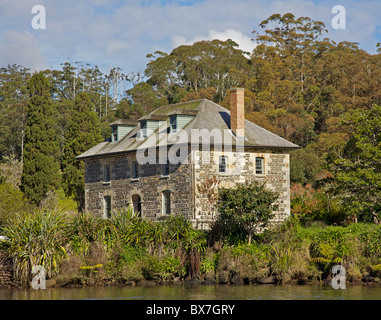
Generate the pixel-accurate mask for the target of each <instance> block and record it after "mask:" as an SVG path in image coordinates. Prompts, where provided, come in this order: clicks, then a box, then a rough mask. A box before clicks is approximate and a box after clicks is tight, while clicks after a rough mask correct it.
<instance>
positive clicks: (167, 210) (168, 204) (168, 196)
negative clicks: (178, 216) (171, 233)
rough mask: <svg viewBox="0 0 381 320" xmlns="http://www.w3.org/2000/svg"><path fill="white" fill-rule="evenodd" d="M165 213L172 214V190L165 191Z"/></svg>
mask: <svg viewBox="0 0 381 320" xmlns="http://www.w3.org/2000/svg"><path fill="white" fill-rule="evenodd" d="M163 213H164V214H166V215H167V214H171V191H169V190H165V191H163Z"/></svg>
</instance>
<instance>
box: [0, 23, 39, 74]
mask: <svg viewBox="0 0 381 320" xmlns="http://www.w3.org/2000/svg"><path fill="white" fill-rule="evenodd" d="M8 64H19V65H21V66H24V67H27V68H30V69H31V71H35V70H43V69H45V68H46V63H45V59H44V57H43V55H42V54H41V52H40V48H39V45H38V41H37V39H36V38H35V37H34V36H33V35H32V34H31V33H30V32H18V31H14V30H8V31H4V32H3V33H0V66H6V65H8Z"/></svg>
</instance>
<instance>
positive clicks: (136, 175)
mask: <svg viewBox="0 0 381 320" xmlns="http://www.w3.org/2000/svg"><path fill="white" fill-rule="evenodd" d="M132 178H133V179H138V178H139V163H138V162H137V161H134V163H133V164H132Z"/></svg>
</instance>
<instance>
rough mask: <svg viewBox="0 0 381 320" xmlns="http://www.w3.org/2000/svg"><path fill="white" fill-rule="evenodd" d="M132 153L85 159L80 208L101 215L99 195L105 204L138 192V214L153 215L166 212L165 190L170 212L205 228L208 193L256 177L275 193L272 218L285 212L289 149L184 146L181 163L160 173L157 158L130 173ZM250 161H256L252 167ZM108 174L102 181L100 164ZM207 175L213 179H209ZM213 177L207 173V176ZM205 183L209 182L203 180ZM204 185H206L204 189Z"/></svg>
mask: <svg viewBox="0 0 381 320" xmlns="http://www.w3.org/2000/svg"><path fill="white" fill-rule="evenodd" d="M221 156H224V157H225V159H226V160H227V163H226V172H223V173H220V166H219V165H220V163H219V161H220V160H219V159H220V157H221ZM135 161H136V153H135V152H129V153H123V154H117V155H109V156H107V157H106V156H104V157H93V158H88V159H85V189H86V209H87V211H90V212H93V213H94V214H98V215H101V216H104V217H106V216H107V212H106V201H105V197H110V198H109V199H110V200H111V210H113V209H122V208H126V207H128V205H130V204H131V205H133V198H135V199H136V198H137V196H139V197H140V208H141V214H142V217H143V218H147V219H152V220H158V219H162V218H163V217H164V216H165V215H166V210H165V208H164V207H165V203H166V202H165V201H167V200H165V198H164V193H165V192H166V191H169V194H170V201H169V206H170V212H171V214H181V215H183V216H185V217H186V218H187V219H189V220H190V221H192V223H193V225H194V226H195V227H197V228H199V229H207V228H209V226H210V223H211V222H212V221H213V220H214V219H215V217H216V215H217V212H216V209H215V206H214V203H213V199H211V197H210V194H213V191H216V190H218V188H219V187H225V188H232V187H234V186H235V185H236V184H237V183H249V182H250V181H253V180H260V181H264V182H265V183H266V186H267V187H268V188H269V189H271V190H274V191H276V192H278V193H279V195H280V198H279V209H278V210H277V212H276V213H275V218H274V221H273V222H275V223H276V222H279V221H282V220H284V219H285V218H287V217H289V216H290V173H289V150H287V149H284V150H283V149H254V148H251V149H246V148H245V150H244V151H243V152H235V151H227V152H226V151H221V150H214V149H213V148H212V149H211V150H210V151H203V150H193V149H192V150H191V149H190V148H189V149H188V158H187V161H186V163H182V164H177V165H173V164H170V165H169V174H168V175H163V173H164V172H165V171H164V168H163V166H164V165H162V164H143V165H138V178H134V177H133V176H134V175H133V171H134V168H133V166H134V162H135ZM256 162H258V163H260V164H261V165H262V171H261V172H257V170H256ZM107 166H109V168H110V177H109V178H110V179H109V181H106V180H107V178H106V167H107ZM211 178H214V179H215V183H214V184H210V183H209V182H210V181H211ZM212 180H213V179H212ZM208 183H209V184H208ZM205 187H207V190H206V189H205Z"/></svg>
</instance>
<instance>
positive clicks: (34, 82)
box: [21, 72, 60, 205]
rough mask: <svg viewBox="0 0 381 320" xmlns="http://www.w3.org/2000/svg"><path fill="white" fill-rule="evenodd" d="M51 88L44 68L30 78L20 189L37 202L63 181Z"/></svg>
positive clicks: (37, 203) (33, 201) (32, 200)
mask: <svg viewBox="0 0 381 320" xmlns="http://www.w3.org/2000/svg"><path fill="white" fill-rule="evenodd" d="M50 89H51V87H50V84H49V80H48V79H47V78H46V77H45V76H44V75H43V73H42V72H39V73H35V74H34V75H33V76H32V77H31V79H30V80H29V81H28V92H29V96H30V102H29V103H28V105H27V108H26V115H27V120H26V127H25V149H24V167H23V172H22V176H21V189H22V191H23V192H24V194H25V195H26V197H27V198H28V199H29V200H30V201H31V202H32V203H34V204H36V205H39V204H40V203H41V200H43V199H44V198H45V197H46V195H47V193H48V192H49V191H54V190H56V189H57V188H58V187H59V184H60V172H59V164H58V162H57V159H56V155H57V154H58V144H57V141H56V132H55V121H54V117H53V106H52V100H51V92H50Z"/></svg>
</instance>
